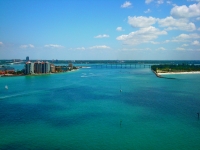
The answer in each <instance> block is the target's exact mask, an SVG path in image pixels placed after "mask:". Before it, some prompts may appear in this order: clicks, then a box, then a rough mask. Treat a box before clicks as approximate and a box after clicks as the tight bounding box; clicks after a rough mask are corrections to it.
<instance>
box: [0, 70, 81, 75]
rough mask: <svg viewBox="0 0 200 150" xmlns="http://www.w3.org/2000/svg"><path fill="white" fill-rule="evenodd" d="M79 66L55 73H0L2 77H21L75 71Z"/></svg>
mask: <svg viewBox="0 0 200 150" xmlns="http://www.w3.org/2000/svg"><path fill="white" fill-rule="evenodd" d="M78 69H79V68H77V69H72V70H69V71H62V72H54V73H40V74H39V73H35V74H27V75H26V74H19V75H14V74H5V75H0V77H20V76H42V75H51V74H59V73H67V72H73V71H76V70H78Z"/></svg>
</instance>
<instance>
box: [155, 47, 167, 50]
mask: <svg viewBox="0 0 200 150" xmlns="http://www.w3.org/2000/svg"><path fill="white" fill-rule="evenodd" d="M157 50H159V51H164V50H166V49H165V48H164V47H159V48H158V49H157Z"/></svg>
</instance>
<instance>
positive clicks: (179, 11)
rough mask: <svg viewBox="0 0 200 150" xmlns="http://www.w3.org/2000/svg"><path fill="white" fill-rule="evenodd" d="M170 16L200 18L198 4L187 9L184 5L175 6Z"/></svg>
mask: <svg viewBox="0 0 200 150" xmlns="http://www.w3.org/2000/svg"><path fill="white" fill-rule="evenodd" d="M171 15H172V16H174V17H178V18H189V17H197V16H200V3H198V4H192V5H190V6H189V7H187V6H186V5H182V6H175V7H173V8H172V10H171Z"/></svg>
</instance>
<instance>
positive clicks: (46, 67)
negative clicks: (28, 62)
mask: <svg viewBox="0 0 200 150" xmlns="http://www.w3.org/2000/svg"><path fill="white" fill-rule="evenodd" d="M34 72H35V73H49V72H50V63H49V62H47V61H46V62H40V61H37V62H35V63H34Z"/></svg>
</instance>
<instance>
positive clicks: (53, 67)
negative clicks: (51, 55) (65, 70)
mask: <svg viewBox="0 0 200 150" xmlns="http://www.w3.org/2000/svg"><path fill="white" fill-rule="evenodd" d="M50 71H51V72H52V73H54V72H56V67H55V65H54V64H51V65H50Z"/></svg>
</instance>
